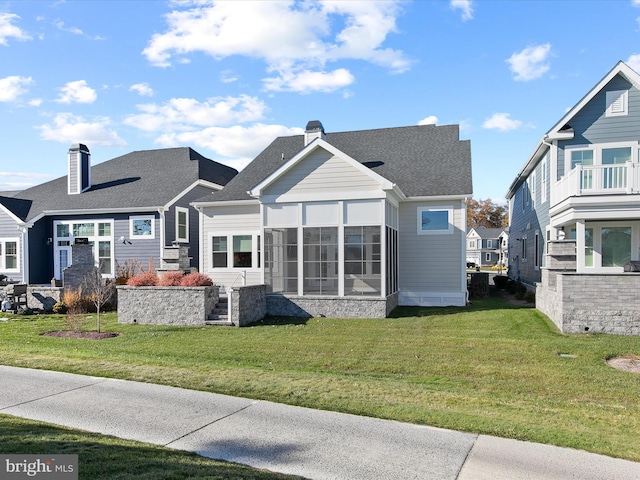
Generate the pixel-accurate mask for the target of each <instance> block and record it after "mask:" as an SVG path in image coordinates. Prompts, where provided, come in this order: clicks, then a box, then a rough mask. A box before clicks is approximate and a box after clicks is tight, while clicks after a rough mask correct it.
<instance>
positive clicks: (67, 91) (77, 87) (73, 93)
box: [56, 80, 98, 103]
mask: <svg viewBox="0 0 640 480" xmlns="http://www.w3.org/2000/svg"><path fill="white" fill-rule="evenodd" d="M60 92H61V93H60V96H59V97H58V98H57V99H56V102H59V103H93V102H95V101H96V98H98V95H97V94H96V91H95V90H94V89H93V88H91V87H89V86H87V82H86V80H76V81H75V82H68V83H67V84H66V85H65V86H64V87H62V88H61V89H60Z"/></svg>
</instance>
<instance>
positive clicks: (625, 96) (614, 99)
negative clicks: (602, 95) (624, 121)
mask: <svg viewBox="0 0 640 480" xmlns="http://www.w3.org/2000/svg"><path fill="white" fill-rule="evenodd" d="M606 102H607V105H606V107H607V108H606V110H605V117H621V116H625V115H629V91H628V90H610V91H608V92H606Z"/></svg>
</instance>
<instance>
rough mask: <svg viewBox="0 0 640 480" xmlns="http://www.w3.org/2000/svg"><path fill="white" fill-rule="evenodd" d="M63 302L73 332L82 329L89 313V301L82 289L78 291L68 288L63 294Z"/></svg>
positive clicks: (68, 323)
mask: <svg viewBox="0 0 640 480" xmlns="http://www.w3.org/2000/svg"><path fill="white" fill-rule="evenodd" d="M62 302H63V303H64V304H65V305H66V306H67V312H66V313H67V317H66V320H67V325H69V328H70V329H71V330H75V331H78V330H80V329H81V328H82V324H83V323H84V320H85V316H84V314H85V313H87V304H88V302H87V299H86V298H85V297H84V295H83V294H82V288H78V289H76V290H73V289H70V288H68V289H67V288H66V289H65V290H64V292H63V293H62Z"/></svg>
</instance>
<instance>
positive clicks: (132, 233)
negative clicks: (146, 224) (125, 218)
mask: <svg viewBox="0 0 640 480" xmlns="http://www.w3.org/2000/svg"><path fill="white" fill-rule="evenodd" d="M140 220H151V232H150V234H149V235H138V234H136V233H135V229H134V228H133V225H134V223H135V222H137V221H140ZM129 238H130V239H132V240H133V239H136V240H154V239H155V238H156V217H155V216H154V215H132V216H130V217H129Z"/></svg>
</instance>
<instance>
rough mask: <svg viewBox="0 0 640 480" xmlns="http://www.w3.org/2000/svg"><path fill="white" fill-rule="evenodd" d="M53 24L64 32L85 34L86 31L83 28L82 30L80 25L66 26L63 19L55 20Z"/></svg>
mask: <svg viewBox="0 0 640 480" xmlns="http://www.w3.org/2000/svg"><path fill="white" fill-rule="evenodd" d="M53 25H54V26H55V27H56V28H57V29H58V30H62V31H63V32H69V33H73V34H74V35H83V34H84V32H83V31H82V30H80V29H79V28H78V27H65V26H64V22H63V21H62V20H56V21H55V22H53Z"/></svg>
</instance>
